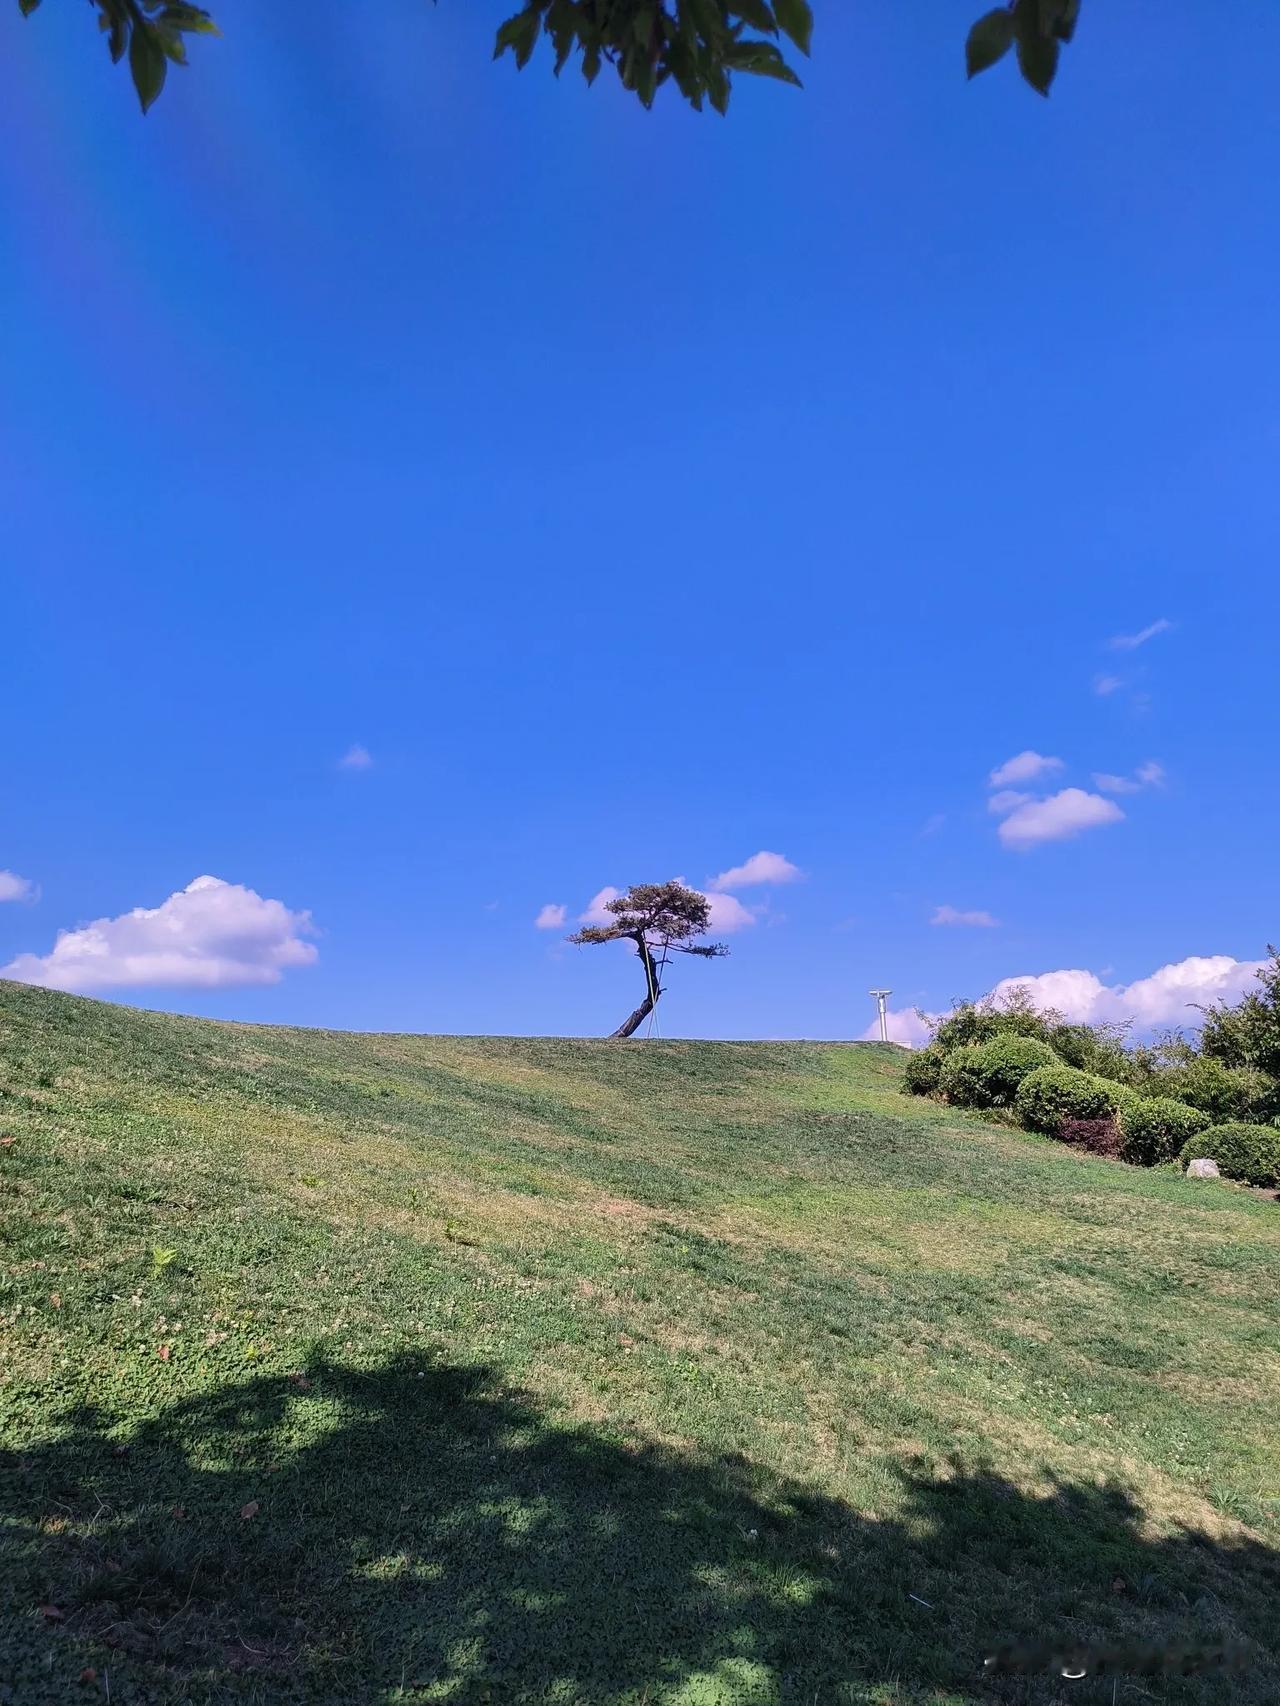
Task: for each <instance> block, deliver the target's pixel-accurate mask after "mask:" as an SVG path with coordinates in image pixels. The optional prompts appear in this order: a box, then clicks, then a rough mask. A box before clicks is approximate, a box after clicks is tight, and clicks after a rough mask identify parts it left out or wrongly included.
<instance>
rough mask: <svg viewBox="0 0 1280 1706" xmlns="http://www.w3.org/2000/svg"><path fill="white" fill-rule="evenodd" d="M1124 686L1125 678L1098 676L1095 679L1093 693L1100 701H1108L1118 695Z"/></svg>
mask: <svg viewBox="0 0 1280 1706" xmlns="http://www.w3.org/2000/svg"><path fill="white" fill-rule="evenodd" d="M1123 686H1124V677H1123V676H1119V675H1096V676H1094V678H1093V691H1094V692H1095V693H1096V694H1097V695H1098V697H1099V698H1100V699H1107V698H1109V697H1110V696H1111V694H1113V693H1118V692H1119V691H1120V689H1121V688H1122V687H1123Z"/></svg>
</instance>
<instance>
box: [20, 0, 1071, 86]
mask: <svg viewBox="0 0 1280 1706" xmlns="http://www.w3.org/2000/svg"><path fill="white" fill-rule="evenodd" d="M90 4H91V5H92V7H93V10H94V11H95V13H96V14H97V19H98V28H99V29H100V30H101V31H102V33H103V34H104V35H105V36H106V38H107V47H108V49H109V51H110V54H111V58H112V59H113V60H114V61H116V62H117V63H118V62H119V61H120V60H122V59H124V58H126V56H127V58H128V61H129V71H130V73H131V75H132V77H133V85H134V88H135V89H136V90H137V93H138V100H139V102H140V103H141V106H142V110H143V112H144V113H145V112H146V110H147V109H148V107H150V105H151V103H152V102H153V101H154V100H155V98H156V96H157V95H159V93H160V91H161V89H163V87H164V81H165V76H166V73H167V72H168V69H169V66H170V65H185V64H186V63H187V44H186V38H187V37H188V36H189V35H218V34H219V33H220V32H219V30H218V26H217V25H216V23H215V22H214V20H213V18H212V16H211V15H210V13H209V12H207V11H206V10H204V8H203V7H200V6H190V5H186V4H178V3H175V0H90ZM39 5H40V0H18V7H19V10H20V11H21V12H22V14H23V16H24V17H25V16H29V15H30V14H31V13H32V12H34V11H36V10H37V8H38V7H39ZM1079 10H1080V0H1008V4H1007V5H1003V6H997V7H995V8H994V9H993V10H992V11H989V12H985V13H984V14H983V15H982V16H981V17H980V18H979V19H978V20H977V22H976V23H975V24H974V25H973V27H972V29H971V30H970V31H969V34H968V39H967V41H966V43H965V62H966V65H967V68H968V73H969V76H970V77H974V76H976V75H977V74H978V73H979V72H980V71H986V70H987V69H989V67H991V66H992V65H995V64H996V63H997V61H999V60H1001V59H1003V58H1004V57H1005V55H1006V54H1007V53H1008V52H1009V51H1010V49H1013V50H1014V55H1015V58H1016V60H1017V64H1018V69H1019V71H1020V72H1021V73H1022V76H1023V77H1024V79H1025V80H1026V82H1027V83H1029V84H1030V86H1031V87H1032V88H1033V89H1035V90H1037V91H1038V92H1039V93H1040V94H1042V95H1047V94H1048V92H1049V87H1050V84H1051V83H1052V82H1053V79H1054V75H1055V73H1056V71H1057V69H1058V57H1059V53H1060V51H1061V48H1062V46H1063V44H1064V43H1066V42H1069V41H1070V40H1071V37H1072V35H1073V34H1074V32H1075V26H1076V18H1077V16H1078V14H1079ZM813 23H814V20H813V8H812V7H811V6H810V4H809V0H527V4H525V5H524V6H522V7H521V9H520V10H519V11H518V12H516V13H514V14H513V15H512V16H511V17H509V18H507V19H506V20H505V22H503V23H502V24H501V25H500V26H499V29H498V34H497V41H496V44H495V46H494V58H495V59H500V58H502V57H503V55H504V54H507V53H510V54H511V55H512V56H513V57H514V59H515V62H516V65H517V66H518V67H520V68H523V67H524V66H525V65H527V64H528V63H529V61H530V60H531V59H532V58H533V55H534V52H535V50H536V48H537V46H538V43H539V42H540V41H543V40H546V41H547V42H548V44H549V46H550V48H551V50H552V52H553V53H554V56H555V57H554V70H555V73H556V75H557V76H559V74H560V72H561V71H562V70H563V69H564V67H565V66H566V65H568V64H569V63H570V61H576V62H577V64H578V67H579V69H580V70H581V72H582V75H583V76H584V77H585V78H586V80H587V82H588V83H593V82H594V81H595V79H596V78H597V77H598V76H599V74H600V72H601V70H602V69H603V68H604V67H605V66H606V65H608V66H611V67H612V68H613V70H614V71H615V72H616V74H617V76H618V78H619V80H620V81H621V83H622V86H623V87H624V88H625V89H628V90H630V92H631V93H632V94H634V95H635V96H636V97H637V98H638V99H639V100H640V101H641V102H642V103H643V104H644V106H646V107H649V106H652V104H653V101H654V97H655V96H656V94H657V92H658V90H659V89H660V88H661V87H662V85H663V84H664V83H667V82H670V83H673V84H674V85H675V87H676V88H677V89H678V91H679V92H680V94H681V95H682V96H683V97H684V99H685V100H687V101H688V102H689V103H690V105H691V106H693V107H695V108H696V109H697V110H698V111H699V112H701V111H702V109H703V106H704V103H705V104H706V105H709V106H711V107H712V108H713V109H714V110H715V111H716V112H718V113H723V112H726V111H727V110H728V106H729V95H730V91H731V89H732V87H733V79H734V77H735V76H736V75H739V74H742V75H746V76H752V77H772V78H775V79H776V80H777V81H779V82H782V83H794V84H796V85H797V86H798V85H799V83H800V78H799V76H798V74H797V72H796V69H795V66H794V65H793V64H792V62H791V60H790V59H788V57H787V54H788V52H789V51H791V50H795V51H798V52H799V53H801V54H803V55H805V56H807V55H808V53H809V48H810V42H811V39H812V36H813ZM784 44H785V45H784Z"/></svg>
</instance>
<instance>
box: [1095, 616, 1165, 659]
mask: <svg viewBox="0 0 1280 1706" xmlns="http://www.w3.org/2000/svg"><path fill="white" fill-rule="evenodd" d="M1172 627H1173V623H1172V622H1170V620H1169V618H1168V617H1167V616H1160V617H1158V618H1157V619H1156V620H1155V621H1154V622H1151V623H1149V624H1148V625H1147V626H1146V627H1145V628H1140V629H1139V630H1138V632H1137V633H1136V634H1117V635H1116V636H1115V637H1114V638H1113V639H1111V640H1108V642H1107V644H1108V645H1109V646H1110V647H1111V650H1112V651H1113V652H1136V651H1137V649H1138V647H1139V646H1145V645H1146V643H1147V641H1148V640H1154V639H1155V637H1156V635H1157V634H1167V633H1168V632H1169V630H1170V628H1172Z"/></svg>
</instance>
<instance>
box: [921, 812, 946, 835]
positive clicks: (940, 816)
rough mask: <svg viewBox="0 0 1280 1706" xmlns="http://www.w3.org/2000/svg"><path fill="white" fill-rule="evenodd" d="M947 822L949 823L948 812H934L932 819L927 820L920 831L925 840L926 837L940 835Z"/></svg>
mask: <svg viewBox="0 0 1280 1706" xmlns="http://www.w3.org/2000/svg"><path fill="white" fill-rule="evenodd" d="M946 821H947V814H946V812H934V814H933V816H932V817H931V818H926V819H925V822H924V824H923V826H922V828H921V830H920V834H921V837H922V838H923V837H924V836H926V835H936V834H937V833H938V831H939V830H940V829H941V828H942V826H943V824H945V823H946Z"/></svg>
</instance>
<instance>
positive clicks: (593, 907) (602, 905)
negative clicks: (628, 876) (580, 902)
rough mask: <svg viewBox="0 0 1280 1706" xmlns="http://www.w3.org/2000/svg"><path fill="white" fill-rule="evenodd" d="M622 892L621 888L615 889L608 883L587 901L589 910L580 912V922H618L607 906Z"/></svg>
mask: <svg viewBox="0 0 1280 1706" xmlns="http://www.w3.org/2000/svg"><path fill="white" fill-rule="evenodd" d="M621 893H622V890H621V889H615V888H613V887H611V886H610V885H609V884H606V885H605V886H604V888H602V889H601V890H600V892H599V893H598V894H596V895H593V896H592V898H591V899H590V900H589V901H588V902H587V910H586V911H585V912H580V913H579V914H578V923H579V924H616V923H617V919H616V918H615V917H614V916H613V914H612V913H611V912H609V911H608V910H607V907H608V903H609V901H611V900H617V898H618V896H619V895H620V894H621Z"/></svg>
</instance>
